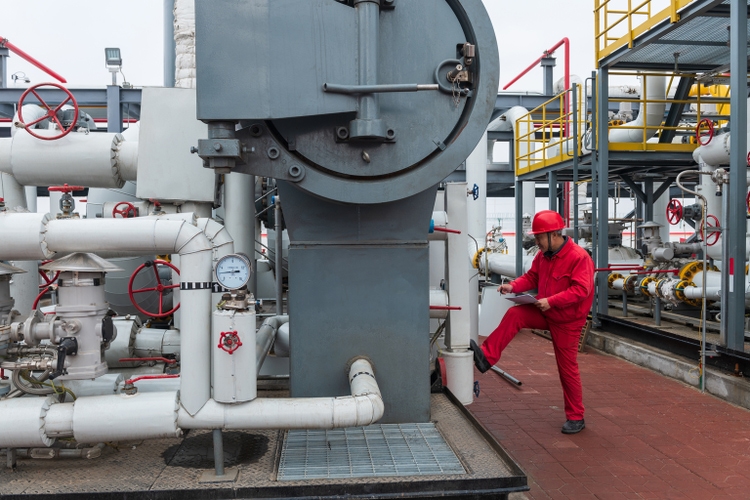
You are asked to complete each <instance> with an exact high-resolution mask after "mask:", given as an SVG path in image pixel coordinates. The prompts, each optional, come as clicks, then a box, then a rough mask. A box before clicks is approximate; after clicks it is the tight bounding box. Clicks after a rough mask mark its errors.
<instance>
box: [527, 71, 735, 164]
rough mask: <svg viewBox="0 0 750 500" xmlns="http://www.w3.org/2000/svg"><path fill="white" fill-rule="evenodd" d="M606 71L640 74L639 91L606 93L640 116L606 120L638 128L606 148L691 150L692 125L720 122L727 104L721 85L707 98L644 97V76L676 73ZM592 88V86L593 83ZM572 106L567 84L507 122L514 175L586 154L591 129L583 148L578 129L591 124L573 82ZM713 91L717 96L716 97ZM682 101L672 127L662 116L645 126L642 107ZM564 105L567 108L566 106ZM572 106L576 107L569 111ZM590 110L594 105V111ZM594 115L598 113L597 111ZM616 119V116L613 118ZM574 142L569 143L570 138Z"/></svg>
mask: <svg viewBox="0 0 750 500" xmlns="http://www.w3.org/2000/svg"><path fill="white" fill-rule="evenodd" d="M609 74H610V76H626V77H629V78H633V79H635V77H636V76H641V77H643V80H644V83H643V85H642V89H641V92H640V94H641V95H640V97H610V99H609V104H611V103H617V102H633V103H637V104H638V107H639V113H641V114H642V115H643V117H644V119H643V120H641V125H637V123H638V122H637V121H634V120H633V121H626V122H622V121H614V120H613V121H611V122H610V124H609V130H610V131H612V130H615V129H619V130H637V131H638V133H634V134H632V136H634V137H638V136H639V137H640V140H636V142H611V141H610V142H609V150H610V151H672V152H691V151H692V150H694V149H695V148H696V147H697V145H698V144H697V141H696V138H695V133H696V131H695V127H696V124H697V123H698V122H700V121H701V120H702V119H703V118H706V117H709V119H712V120H713V121H715V122H718V124H719V125H720V124H721V123H722V121H721V120H722V117H721V112H722V111H723V110H722V107H724V106H727V105H728V103H729V97H725V96H727V95H728V93H729V92H728V89H726V88H725V87H721V88H717V89H712V95H713V96H714V97H710V98H708V97H707V96H706V95H705V91H700V88H699V87H697V86H696V87H695V88H696V89H698V90H696V91H694V92H691V95H690V96H689V97H688V98H687V99H684V100H676V99H667V98H666V96H665V97H662V98H658V99H647V98H646V93H647V92H646V90H647V88H648V83H649V78H654V77H663V78H667V79H669V78H673V77H675V76H676V75H674V74H672V73H643V72H639V73H635V72H610V73H609ZM679 76H680V77H690V76H693V77H695V75H686V74H682V73H681V74H680V75H679ZM594 88H596V86H595V85H594ZM576 94H577V95H576V103H575V106H572V105H570V109H567V108H568V107H567V106H566V104H565V103H566V102H570V101H572V98H571V96H572V89H569V90H567V91H565V92H562V93H561V94H559V95H557V96H555V97H553V98H552V99H549V100H548V101H546V102H545V103H543V104H541V105H540V106H538V107H536V108H534V109H532V110H531V111H528V112H527V113H526V114H525V115H523V116H521V117H520V118H518V119H517V120H516V122H515V123H514V126H513V130H514V151H515V154H514V156H513V159H514V161H515V164H514V168H515V172H516V175H517V176H520V175H524V174H528V173H530V172H534V171H536V170H540V169H543V168H545V167H550V166H554V165H557V164H559V163H562V162H564V161H568V160H570V159H571V158H572V157H573V155H577V156H583V155H584V154H587V153H588V149H596V147H597V143H598V142H597V141H598V138H597V137H596V133H595V132H596V131H594V133H593V138H591V143H590V144H589V140H588V139H587V141H586V148H587V149H583V142H582V138H583V137H584V131H587V132H586V133H587V134H589V133H590V132H589V131H590V129H591V123H590V122H589V121H587V118H588V117H586V116H585V114H584V111H583V103H584V96H583V92H582V91H581V86H580V85H578V86H577V93H576ZM717 95H719V96H720V97H716V96H717ZM662 104H665V105H672V106H674V105H679V104H682V105H684V108H685V109H684V111H683V117H682V121H681V123H679V124H677V125H674V126H666V125H664V122H663V120H660V121H659V123H656V124H654V123H653V122H652V124H651V125H649V124H648V123H647V120H646V119H645V117H646V116H648V115H647V113H648V110H649V109H651V110H652V113H653V109H654V108H653V106H655V105H662ZM708 105H711V107H714V106H716V107H717V108H718V109H717V110H715V111H713V112H714V113H715V112H718V113H719V115H715V114H707V112H706V111H707V110H706V107H707V106H708ZM566 109H567V110H566ZM573 110H576V111H573ZM574 112H577V113H578V120H577V133H576V134H574V133H573V121H574V120H573V113H574ZM594 113H596V110H594ZM597 116H598V115H597ZM615 118H617V117H615ZM668 132H674V133H675V134H674V135H675V137H677V138H680V140H678V141H677V142H675V141H670V142H666V143H660V142H658V139H657V138H658V137H660V136H661V134H665V133H668ZM574 135H575V136H577V137H578V141H573V136H574ZM574 142H575V143H574Z"/></svg>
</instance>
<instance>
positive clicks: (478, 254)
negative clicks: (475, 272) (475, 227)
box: [471, 247, 491, 269]
mask: <svg viewBox="0 0 750 500" xmlns="http://www.w3.org/2000/svg"><path fill="white" fill-rule="evenodd" d="M485 252H491V250H488V249H487V248H485V247H482V248H480V249H479V250H477V251H476V253H475V254H474V257H472V258H471V265H472V266H474V269H479V259H481V258H482V254H484V253H485Z"/></svg>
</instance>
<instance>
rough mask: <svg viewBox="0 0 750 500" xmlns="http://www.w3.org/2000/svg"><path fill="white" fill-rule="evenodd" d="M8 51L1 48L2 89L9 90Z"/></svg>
mask: <svg viewBox="0 0 750 500" xmlns="http://www.w3.org/2000/svg"><path fill="white" fill-rule="evenodd" d="M8 54H9V52H8V49H6V48H4V47H0V89H7V88H8Z"/></svg>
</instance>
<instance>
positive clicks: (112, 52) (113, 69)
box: [104, 47, 122, 85]
mask: <svg viewBox="0 0 750 500" xmlns="http://www.w3.org/2000/svg"><path fill="white" fill-rule="evenodd" d="M104 57H105V63H104V65H105V66H106V67H107V69H108V70H109V72H110V73H112V85H117V72H118V71H120V68H122V57H120V49H119V48H117V47H107V48H105V49H104Z"/></svg>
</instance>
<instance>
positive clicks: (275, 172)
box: [195, 0, 499, 422]
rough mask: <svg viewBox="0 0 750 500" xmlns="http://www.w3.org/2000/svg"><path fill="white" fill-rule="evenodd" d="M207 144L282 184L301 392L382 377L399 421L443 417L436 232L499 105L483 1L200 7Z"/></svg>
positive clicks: (210, 154)
mask: <svg viewBox="0 0 750 500" xmlns="http://www.w3.org/2000/svg"><path fill="white" fill-rule="evenodd" d="M195 5H196V90H197V107H196V109H197V117H198V119H200V120H203V121H204V122H206V123H207V124H208V138H207V139H205V140H201V141H199V144H198V148H197V152H198V154H199V156H201V157H202V158H203V160H204V162H205V165H207V166H209V167H211V168H215V169H217V171H218V172H222V173H229V172H233V173H232V174H230V175H236V173H237V172H239V173H246V174H252V175H257V176H265V177H273V178H276V179H278V180H279V181H280V182H279V194H280V199H281V206H282V207H283V211H284V212H283V213H284V219H285V222H286V225H287V227H288V230H289V236H290V250H289V299H288V300H289V312H290V323H289V324H290V334H291V337H290V351H291V352H290V362H291V392H292V396H295V397H297V396H323V395H326V396H331V395H343V394H347V393H348V390H349V389H348V387H346V381H345V378H344V377H342V376H341V375H342V373H343V371H342V370H343V369H344V367H345V366H346V362H347V361H348V360H349V359H351V358H352V357H354V356H367V357H369V358H370V359H371V360H372V361H373V363H374V366H375V370H376V371H377V373H378V382H379V383H380V385H381V389H382V393H383V398H384V401H385V405H386V413H385V416H384V418H383V422H424V421H427V420H429V370H430V367H429V348H428V347H429V346H428V344H429V279H428V278H429V276H428V274H429V269H428V245H427V234H428V228H429V222H430V216H431V213H432V207H433V204H434V199H435V194H436V190H437V185H438V184H439V183H440V182H441V181H442V180H443V179H444V178H445V177H446V176H448V175H449V174H450V173H451V172H452V171H453V170H455V169H456V168H457V167H458V166H459V165H460V164H461V163H462V162H463V161H464V160H465V159H466V158H467V157H468V155H469V154H470V153H471V151H472V150H473V149H474V147H475V146H476V145H477V143H478V142H479V140H480V139H481V137H482V134H483V133H484V130H485V128H486V126H487V124H488V123H489V119H490V115H491V113H492V110H493V109H494V105H495V100H496V94H497V88H498V74H499V64H498V51H497V42H496V38H495V33H494V30H493V29H492V25H491V22H490V20H489V16H488V15H487V13H486V11H485V9H484V5H483V4H482V2H481V0H346V1H339V0H244V1H238V0H196V2H195Z"/></svg>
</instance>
